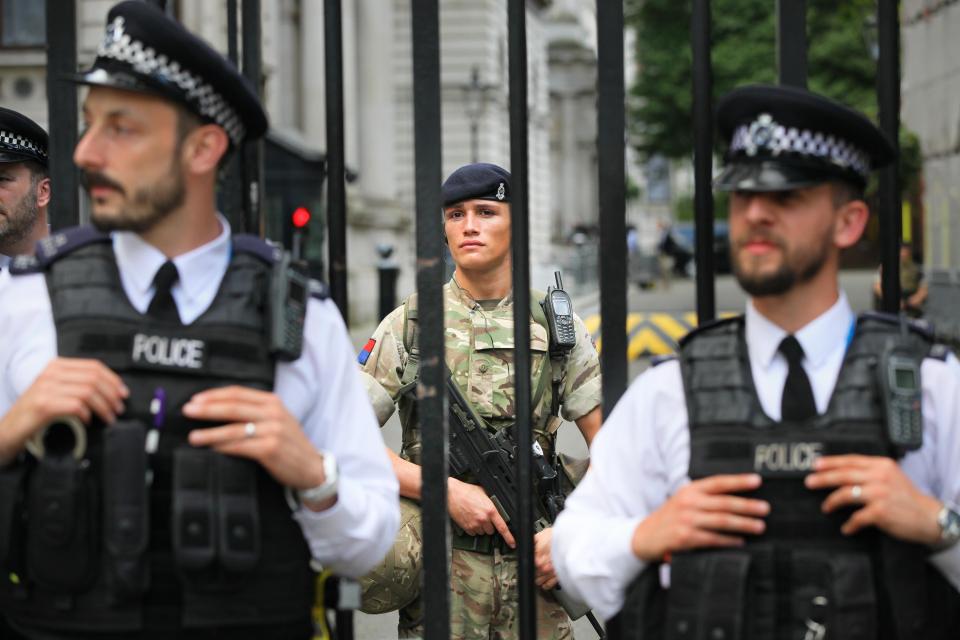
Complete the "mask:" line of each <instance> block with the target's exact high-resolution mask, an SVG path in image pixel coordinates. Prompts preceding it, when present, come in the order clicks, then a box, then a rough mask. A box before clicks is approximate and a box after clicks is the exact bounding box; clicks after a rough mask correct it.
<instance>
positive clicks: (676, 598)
mask: <svg viewBox="0 0 960 640" xmlns="http://www.w3.org/2000/svg"><path fill="white" fill-rule="evenodd" d="M750 563H751V557H750V554H749V553H747V552H744V551H722V552H721V551H710V552H696V553H681V554H677V555H676V556H674V557H673V562H672V565H671V576H673V578H672V582H671V585H670V590H669V592H668V595H667V622H666V634H665V636H666V638H668V640H688V639H693V638H697V639H700V638H703V639H707V638H723V640H742V639H744V638H745V635H744V618H745V615H746V611H745V609H746V594H747V591H746V590H747V573H748V571H749V570H750Z"/></svg>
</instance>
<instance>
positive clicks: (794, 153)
mask: <svg viewBox="0 0 960 640" xmlns="http://www.w3.org/2000/svg"><path fill="white" fill-rule="evenodd" d="M717 125H718V130H719V132H720V134H721V135H722V136H723V137H724V138H725V139H726V140H728V141H729V143H730V146H729V149H728V151H727V154H726V157H725V160H726V162H725V166H724V168H723V170H722V171H721V173H720V175H719V176H718V177H717V178H716V180H715V181H714V188H716V189H719V190H723V191H758V192H762V191H781V190H789V189H796V188H804V187H810V186H814V185H817V184H821V183H824V182H828V181H830V180H840V181H844V182H848V183H851V184H854V185H858V186H860V187H862V186H864V185H865V184H866V182H867V179H868V178H869V177H870V172H871V171H873V170H874V169H878V168H880V167H883V166H885V165H887V164H889V163H891V162H892V161H893V160H894V158H895V151H894V148H893V145H892V144H890V142H889V140H887V137H886V136H885V135H884V134H883V133H882V132H881V131H880V130H879V129H878V128H877V126H876V125H875V124H874V123H873V122H871V121H870V120H869V119H868V118H867V117H866V116H864V115H863V114H862V113H859V112H857V111H854V110H853V109H850V108H849V107H846V106H844V105H842V104H840V103H838V102H835V101H833V100H831V99H829V98H826V97H824V96H821V95H818V94H815V93H813V92H811V91H808V90H806V89H800V88H797V87H789V86H782V85H779V86H778V85H749V86H744V87H739V88H737V89H734V90H733V91H731V92H730V93H728V94H727V95H725V96H724V97H723V98H722V99H721V100H720V102H719V104H718V107H717Z"/></svg>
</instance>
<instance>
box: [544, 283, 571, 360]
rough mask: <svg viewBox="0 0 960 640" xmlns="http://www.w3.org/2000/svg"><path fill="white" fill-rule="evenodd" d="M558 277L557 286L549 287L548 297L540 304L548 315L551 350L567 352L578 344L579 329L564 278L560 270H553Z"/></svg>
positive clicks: (553, 351)
mask: <svg viewBox="0 0 960 640" xmlns="http://www.w3.org/2000/svg"><path fill="white" fill-rule="evenodd" d="M553 276H554V278H556V281H557V286H556V287H547V297H546V298H544V299H543V301H542V302H541V303H540V306H542V307H543V311H544V313H545V314H546V316H547V326H549V327H550V351H551V352H552V353H566V352H567V351H570V349H573V347H574V346H576V344H577V331H576V329H575V328H574V325H573V302H572V301H571V300H570V296H569V295H567V292H566V291H564V290H563V280H561V279H560V272H559V271H554V272H553Z"/></svg>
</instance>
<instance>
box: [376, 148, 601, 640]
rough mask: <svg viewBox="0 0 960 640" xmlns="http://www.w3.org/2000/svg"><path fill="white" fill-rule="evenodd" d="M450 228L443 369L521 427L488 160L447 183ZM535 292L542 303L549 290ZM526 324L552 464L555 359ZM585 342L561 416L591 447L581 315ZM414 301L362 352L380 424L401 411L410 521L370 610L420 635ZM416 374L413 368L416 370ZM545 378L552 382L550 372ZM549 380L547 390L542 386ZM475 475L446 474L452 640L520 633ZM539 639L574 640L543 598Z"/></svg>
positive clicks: (596, 391) (538, 422)
mask: <svg viewBox="0 0 960 640" xmlns="http://www.w3.org/2000/svg"><path fill="white" fill-rule="evenodd" d="M442 197H443V203H444V216H443V225H444V233H445V235H446V239H447V244H448V246H449V248H450V253H451V255H452V257H453V261H454V263H455V264H456V273H455V274H454V276H453V278H451V280H450V281H449V282H448V283H447V284H446V285H445V287H444V292H443V294H444V307H445V326H446V332H445V335H446V354H447V356H446V357H447V365H448V367H449V369H450V371H451V373H452V375H453V378H454V380H455V381H456V383H457V384H458V386H459V387H460V389H461V391H462V392H463V394H464V396H465V397H466V398H467V400H468V401H469V402H470V403H471V404H472V405H473V407H474V408H475V409H476V411H477V413H478V414H479V415H480V416H482V417H483V418H484V419H485V420H486V421H487V423H488V425H489V426H490V427H491V428H493V429H503V428H506V427H509V426H510V425H512V424H513V423H514V422H515V419H516V418H515V407H514V391H513V384H514V383H513V377H512V373H511V369H512V361H513V346H514V341H513V313H514V305H513V296H512V294H511V283H512V280H511V259H510V255H511V253H510V204H509V202H510V174H509V173H507V172H506V171H505V170H504V169H502V168H500V167H498V166H495V165H491V164H484V163H480V164H472V165H467V166H465V167H461V168H460V169H458V170H457V171H455V172H454V173H453V174H452V175H451V176H450V177H449V178H448V179H447V180H446V181H445V182H444V184H443V188H442ZM536 295H537V297H535V293H534V292H531V299H535V300H536V301H537V302H539V300H540V299H542V297H543V294H536ZM528 318H530V320H529V321H530V351H531V377H532V387H533V389H534V390H535V391H534V401H533V406H534V410H533V413H534V415H533V429H534V433H535V437H536V438H537V439H538V441H539V442H540V444H541V446H542V447H543V448H544V450H545V452H546V454H547V457H548V459H550V454H551V452H552V451H553V449H554V439H555V433H556V430H557V428H558V427H559V426H560V423H561V419H560V417H559V416H555V415H551V413H552V411H551V409H552V407H553V406H555V405H554V404H553V403H552V400H553V397H552V396H553V385H552V384H550V383H549V381H550V380H551V376H550V375H549V373H550V371H549V370H545V368H548V367H552V366H557V365H556V364H552V363H551V358H550V356H549V354H548V345H549V335H548V333H547V328H546V327H545V326H543V325H542V324H541V323H540V322H538V321H536V320H535V319H534V317H533V316H532V314H529V313H528ZM575 324H576V329H577V335H578V340H577V345H576V347H574V349H573V350H572V351H571V352H570V353H569V354H568V355H567V356H566V359H565V366H563V370H564V375H563V379H562V381H561V383H560V384H559V385H558V387H557V388H558V389H559V396H560V398H559V404H560V405H562V407H563V408H562V415H563V417H564V418H566V419H568V420H572V421H575V422H576V424H577V427H578V428H579V429H580V431H581V433H582V434H583V437H584V439H585V440H586V442H587V444H588V445H589V444H590V442H591V440H592V439H593V436H594V435H595V434H596V432H597V430H598V429H599V428H600V422H601V414H600V398H601V395H600V394H601V389H600V363H599V359H598V357H597V352H596V350H595V348H594V346H593V342H592V340H591V338H590V335H589V333H588V332H587V330H586V328H585V327H584V325H583V322H582V321H581V320H580V318H579V317H575ZM415 332H416V297H415V296H413V297H411V298H409V299H408V300H407V301H406V302H405V303H404V304H403V305H402V306H400V307H398V308H397V309H395V310H394V311H393V312H392V313H391V314H390V315H388V316H387V317H386V318H384V320H383V322H381V323H380V326H379V327H378V328H377V330H376V332H375V333H374V335H373V337H372V338H371V339H370V341H369V342H368V343H367V345H366V347H364V349H363V351H362V352H361V354H360V363H361V367H362V371H363V378H364V381H365V383H366V386H367V390H368V393H369V395H370V399H371V401H372V402H373V405H374V408H375V410H376V413H377V417H378V418H379V419H380V424H381V425H382V424H384V423H386V421H387V420H388V419H389V418H390V416H391V415H392V414H393V411H394V407H395V405H399V407H400V419H401V422H402V424H403V445H402V449H401V451H400V455H399V456H398V455H397V454H395V453H393V452H392V451H390V452H389V453H390V456H391V459H392V461H393V465H394V470H395V471H396V473H397V476H398V477H399V479H400V494H401V496H403V498H402V499H401V501H402V503H403V512H404V516H403V522H402V526H401V532H400V534H399V536H398V539H397V543H396V544H395V545H394V548H393V549H392V550H391V551H390V553H388V555H387V557H386V559H385V560H384V562H383V563H382V565H381V566H379V567H378V568H376V569H375V570H374V571H373V572H372V573H371V574H370V575H368V576H367V577H366V578H365V579H364V580H362V586H363V589H364V597H363V607H362V608H363V609H364V610H365V611H367V612H369V613H381V612H384V611H390V610H393V609H397V608H400V625H399V631H400V637H401V638H409V637H418V636H419V635H420V634H421V633H422V619H421V611H420V600H419V597H418V595H419V593H418V590H419V584H420V576H419V575H418V574H419V571H420V563H421V557H422V555H421V552H420V518H419V509H418V506H419V503H418V502H417V501H418V500H419V498H420V488H421V475H420V466H419V465H420V450H421V440H420V430H419V428H418V425H417V424H416V415H415V411H414V408H415V407H414V397H413V395H412V394H411V393H409V392H408V391H407V390H408V389H410V388H411V386H412V385H411V382H412V381H413V379H415V373H414V374H412V375H411V363H413V362H415V361H416V359H417V357H418V351H417V346H416V337H415ZM412 368H413V369H414V370H415V368H416V365H415V364H414V365H413V366H412ZM545 374H546V375H545ZM544 379H546V380H548V384H543V383H542V382H541V381H542V380H544ZM469 480H470V478H450V480H449V483H448V509H449V512H450V517H451V518H452V520H453V527H452V531H453V540H452V543H453V544H452V546H453V557H452V558H451V572H450V574H451V612H450V618H451V637H453V638H458V639H460V638H462V639H472V638H484V639H487V638H514V637H517V590H518V586H517V562H516V555H515V553H514V549H515V547H516V541H515V540H514V538H513V536H512V535H511V533H510V530H509V528H508V527H507V524H506V523H505V522H504V520H503V518H501V516H500V514H499V513H498V512H497V509H496V507H495V506H494V504H493V502H492V501H491V500H490V498H488V497H487V495H486V494H485V493H484V491H483V489H482V488H481V487H480V486H479V485H477V484H472V483H470V482H469ZM551 535H552V529H546V530H544V531H542V532H540V533H538V534H537V536H536V539H535V562H536V568H537V577H536V582H537V585H538V586H539V587H541V588H542V589H551V588H553V587H554V586H556V583H557V579H556V576H555V574H554V571H553V566H552V564H551V562H550V539H551ZM537 617H538V620H537V628H538V636H539V637H540V638H571V637H573V632H572V630H571V623H570V620H569V618H568V617H567V615H566V613H565V612H564V610H563V609H562V607H561V606H560V605H559V604H558V603H557V602H556V601H555V600H554V599H553V598H552V597H551V596H550V595H548V594H547V593H545V592H544V591H538V599H537Z"/></svg>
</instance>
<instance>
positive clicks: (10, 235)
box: [0, 181, 39, 253]
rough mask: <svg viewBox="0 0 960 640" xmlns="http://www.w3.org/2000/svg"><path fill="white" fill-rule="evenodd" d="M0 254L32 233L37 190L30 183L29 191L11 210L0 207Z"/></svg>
mask: <svg viewBox="0 0 960 640" xmlns="http://www.w3.org/2000/svg"><path fill="white" fill-rule="evenodd" d="M0 213H3V214H4V216H5V217H3V218H0V253H6V251H9V250H11V249H12V248H13V247H16V246H17V245H18V244H20V242H22V241H23V240H24V239H25V238H27V237H28V236H29V235H30V234H31V233H33V228H34V226H36V224H37V216H38V215H39V211H38V210H37V189H36V186H35V185H34V184H33V182H32V181H31V183H30V189H29V190H28V191H27V193H25V194H24V195H23V197H22V198H20V202H18V203H17V204H16V205H15V206H14V207H13V208H12V209H8V208H7V207H4V206H2V205H0Z"/></svg>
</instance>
